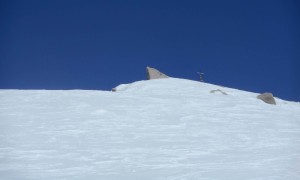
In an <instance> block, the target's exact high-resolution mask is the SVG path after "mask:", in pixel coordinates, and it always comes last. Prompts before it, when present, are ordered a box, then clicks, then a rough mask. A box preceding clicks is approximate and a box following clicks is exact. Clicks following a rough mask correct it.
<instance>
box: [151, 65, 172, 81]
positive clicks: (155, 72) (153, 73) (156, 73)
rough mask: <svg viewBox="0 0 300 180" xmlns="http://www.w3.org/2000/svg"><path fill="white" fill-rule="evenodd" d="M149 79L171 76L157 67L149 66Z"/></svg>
mask: <svg viewBox="0 0 300 180" xmlns="http://www.w3.org/2000/svg"><path fill="white" fill-rule="evenodd" d="M146 70H147V79H148V80H150V79H162V78H168V77H169V76H167V75H165V74H164V73H162V72H160V71H158V70H157V69H154V68H151V67H147V68H146Z"/></svg>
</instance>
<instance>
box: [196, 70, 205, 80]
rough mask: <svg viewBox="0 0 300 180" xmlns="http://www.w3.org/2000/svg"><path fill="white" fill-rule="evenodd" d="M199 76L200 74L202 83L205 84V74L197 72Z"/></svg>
mask: <svg viewBox="0 0 300 180" xmlns="http://www.w3.org/2000/svg"><path fill="white" fill-rule="evenodd" d="M197 74H199V76H200V82H204V73H203V72H201V71H200V72H197Z"/></svg>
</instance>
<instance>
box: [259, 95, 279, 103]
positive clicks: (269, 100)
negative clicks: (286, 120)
mask: <svg viewBox="0 0 300 180" xmlns="http://www.w3.org/2000/svg"><path fill="white" fill-rule="evenodd" d="M257 98H258V99H261V100H262V101H264V102H265V103H267V104H275V105H276V101H275V99H274V97H273V94H272V93H263V94H260V95H258V96H257Z"/></svg>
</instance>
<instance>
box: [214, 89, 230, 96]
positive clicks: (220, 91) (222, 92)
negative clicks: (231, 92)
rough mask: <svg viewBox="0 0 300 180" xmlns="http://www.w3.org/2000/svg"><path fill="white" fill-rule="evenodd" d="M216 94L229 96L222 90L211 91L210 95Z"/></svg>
mask: <svg viewBox="0 0 300 180" xmlns="http://www.w3.org/2000/svg"><path fill="white" fill-rule="evenodd" d="M216 92H219V93H221V94H223V95H228V94H227V93H226V92H224V91H222V90H221V89H216V90H211V91H210V93H216Z"/></svg>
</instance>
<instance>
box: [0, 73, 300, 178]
mask: <svg viewBox="0 0 300 180" xmlns="http://www.w3.org/2000/svg"><path fill="white" fill-rule="evenodd" d="M116 89H117V92H108V91H87V90H69V91H53V90H52V91H50V90H0V179H6V180H11V179H14V180H15V179H16V180H19V179H22V180H23V179H26V180H29V179H30V180H34V179H36V180H41V179H43V180H50V179H51V180H52V179H53V180H54V179H55V180H57V179H68V180H79V179H80V180H81V179H82V180H85V179H97V180H99V179H103V180H119V179H120V180H125V179H128V180H133V179H137V180H139V179H143V180H147V179H161V180H183V179H188V180H250V179H251V180H252V179H256V180H299V179H300V104H299V103H296V102H288V101H284V100H281V99H278V98H276V101H277V105H269V104H266V103H264V102H262V101H261V100H259V99H257V98H256V96H257V95H258V94H256V93H250V92H245V91H240V90H236V89H230V88H225V87H221V86H215V85H212V84H207V83H201V82H195V81H190V80H183V79H175V78H168V79H158V80H149V81H139V82H135V83H132V84H126V85H120V86H118V87H117V88H116ZM216 89H220V90H222V91H224V92H226V93H227V94H228V95H223V94H221V93H210V91H211V90H216Z"/></svg>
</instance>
